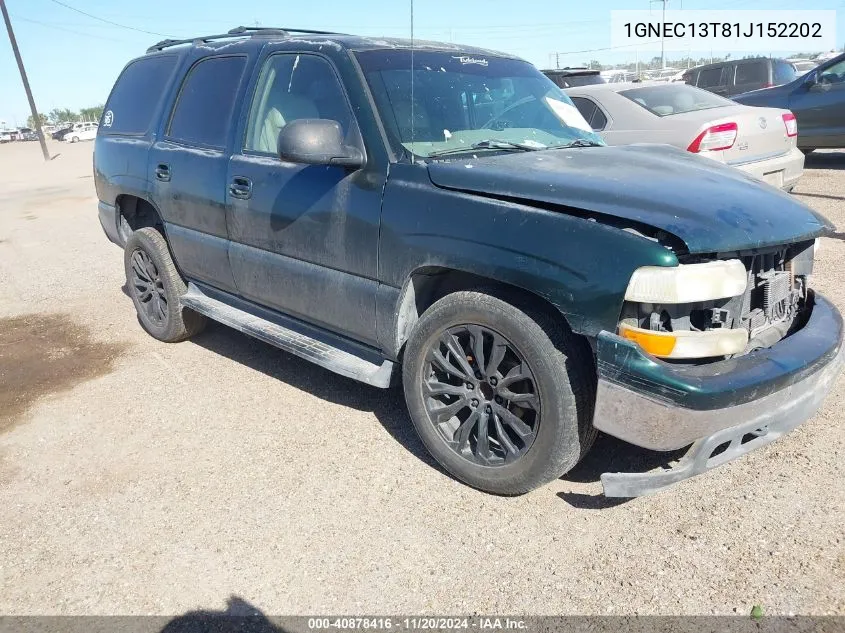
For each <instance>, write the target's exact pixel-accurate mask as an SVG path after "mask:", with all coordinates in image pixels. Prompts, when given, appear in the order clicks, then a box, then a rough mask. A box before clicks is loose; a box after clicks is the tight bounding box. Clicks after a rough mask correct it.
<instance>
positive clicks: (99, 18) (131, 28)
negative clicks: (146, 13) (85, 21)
mask: <svg viewBox="0 0 845 633" xmlns="http://www.w3.org/2000/svg"><path fill="white" fill-rule="evenodd" d="M51 1H52V2H54V3H56V4H58V5H59V6H62V7H64V8H65V9H70V10H71V11H76V12H77V13H79V14H81V15H84V16H87V17H89V18H91V19H92V20H98V21H100V22H105V23H106V24H111V25H112V26H118V27H120V28H122V29H129V30H130V31H138V32H139V33H146V34H147V35H158V36H160V37H169V36H168V35H165V34H164V33H156V32H155V31H147V30H145V29H139V28H136V27H134V26H128V25H126V24H120V23H119V22H112V21H111V20H106V19H105V18H101V17H98V16H96V15H92V14H91V13H86V12H85V11H82V10H81V9H77V8H76V7H72V6H70V5H69V4H65V3H64V2H61V0H51Z"/></svg>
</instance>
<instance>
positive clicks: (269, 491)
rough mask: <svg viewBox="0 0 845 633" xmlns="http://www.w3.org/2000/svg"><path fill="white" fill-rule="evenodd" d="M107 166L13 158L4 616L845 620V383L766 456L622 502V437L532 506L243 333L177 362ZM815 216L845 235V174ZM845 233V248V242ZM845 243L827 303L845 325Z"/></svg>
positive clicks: (824, 183) (195, 349)
mask: <svg viewBox="0 0 845 633" xmlns="http://www.w3.org/2000/svg"><path fill="white" fill-rule="evenodd" d="M91 150H92V145H91V144H90V143H87V144H78V145H65V144H57V143H54V144H52V145H51V151H52V152H53V153H60V154H61V155H60V156H58V157H57V158H55V159H54V160H53V161H52V162H50V163H48V164H44V163H43V162H42V160H41V156H40V151H39V148H38V145H37V143H18V144H9V145H3V146H0V173H3V187H2V189H0V613H7V614H8V613H13V614H31V613H40V614H44V613H56V614H59V613H61V614H117V613H125V614H130V613H131V614H142V613H154V614H179V613H183V612H185V611H188V610H191V609H197V608H205V609H217V610H219V609H223V608H225V606H226V602H227V601H228V600H229V599H230V598H232V597H233V596H237V597H239V598H240V599H243V600H244V601H246V602H247V603H249V604H251V605H253V606H254V607H257V608H259V609H261V610H262V611H264V612H265V613H277V614H282V613H286V614H296V613H326V612H330V613H342V612H347V613H422V612H435V613H447V612H452V613H471V612H480V613H528V614H561V613H566V614H570V613H571V614H576V613H578V614H580V613H614V614H616V613H641V614H645V613H663V614H668V613H683V614H707V613H722V614H730V613H742V614H747V613H748V612H749V611H750V610H751V607H752V605H762V607H763V609H764V611H765V613H767V614H775V613H784V614H785V613H811V614H845V589H843V588H844V587H845V540H844V539H845V529H843V525H845V503H844V502H843V481H845V459H843V457H845V432H843V427H842V425H843V419H845V413H843V411H845V383H843V381H842V380H840V382H839V383H838V385H837V387H836V389H835V390H834V392H833V393H832V395H831V396H830V397H829V398H828V400H827V401H826V403H825V405H824V407H823V409H822V410H821V412H820V413H819V414H818V415H816V416H815V418H813V419H812V420H810V421H809V422H808V423H806V424H805V425H803V426H802V427H800V428H799V429H798V430H796V431H795V432H793V433H792V434H790V435H789V436H788V437H786V438H784V439H782V440H781V441H779V442H776V443H774V444H772V445H770V446H769V447H767V448H766V449H763V450H761V451H758V452H756V453H753V454H751V455H749V456H746V457H745V458H743V459H741V460H739V461H736V462H733V463H731V464H729V465H728V466H726V467H723V468H721V469H718V470H716V471H713V472H711V473H709V474H707V475H705V476H702V477H700V478H698V479H694V480H690V481H687V482H684V483H683V484H681V485H679V486H677V487H676V488H675V489H673V490H670V491H667V492H664V493H662V494H659V495H657V496H653V497H649V498H640V499H635V500H632V501H629V502H627V503H618V502H613V501H609V500H606V499H604V498H603V497H601V496H600V490H601V487H600V484H599V483H598V477H599V474H600V473H602V472H604V471H608V470H626V469H630V468H640V469H644V468H648V467H649V466H655V467H656V466H658V465H660V463H661V461H660V457H659V456H658V455H655V454H650V453H646V452H643V451H638V450H636V449H634V448H632V447H629V446H626V445H624V444H622V443H620V442H616V441H613V440H611V439H608V438H602V439H601V440H600V441H599V442H598V444H597V445H596V447H595V449H594V450H593V452H592V455H591V457H590V458H588V460H587V461H586V463H584V464H582V465H581V466H579V467H578V468H577V469H576V470H575V471H574V472H572V473H570V474H569V475H568V476H566V477H565V478H563V479H561V480H559V481H556V482H554V483H553V484H551V485H549V486H546V487H544V488H542V489H540V490H537V491H535V492H534V493H532V494H529V495H526V496H523V497H520V498H513V499H508V498H497V497H493V496H489V495H485V494H482V493H480V492H476V491H474V490H471V489H470V488H467V487H466V486H463V485H461V484H459V483H457V482H455V481H454V480H452V479H450V478H449V477H448V476H446V475H444V474H443V473H442V472H441V471H440V470H438V468H436V467H435V466H434V465H433V464H432V462H431V460H430V459H429V458H428V457H427V455H426V454H425V452H424V451H423V450H422V448H421V445H420V443H419V442H418V441H417V439H416V438H415V436H414V434H413V430H412V429H411V425H410V421H409V420H408V417H407V413H406V411H405V409H404V405H403V402H402V398H401V395H400V393H399V392H397V391H380V390H377V389H373V388H369V387H366V386H363V385H360V384H358V383H355V382H352V381H350V380H347V379H345V378H341V377H338V376H336V375H334V374H331V373H329V372H327V371H324V370H321V369H319V368H317V367H314V366H312V365H309V364H308V363H306V362H304V361H301V360H299V359H297V358H295V357H292V356H290V355H287V354H285V353H282V352H279V351H277V350H275V349H273V348H271V347H269V346H267V345H264V344H262V343H259V342H257V341H254V340H251V339H248V338H246V337H245V336H243V335H241V334H239V333H236V332H235V331H233V330H230V329H228V328H226V327H223V326H214V327H210V328H209V329H208V330H207V331H206V332H205V333H204V334H202V335H201V336H199V337H197V338H196V339H195V340H193V341H190V342H186V343H181V344H176V345H167V344H163V343H159V342H157V341H155V340H153V339H152V338H150V337H149V336H147V335H146V334H145V333H144V332H143V331H142V330H141V328H140V326H139V325H138V323H137V321H136V319H135V314H134V310H133V308H132V303H131V302H130V300H129V299H128V298H127V297H126V296H125V295H124V293H123V292H122V290H121V287H122V285H123V272H122V271H123V266H122V253H121V251H120V250H119V249H118V248H116V247H114V246H113V245H111V244H109V243H108V242H107V240H106V239H105V237H104V236H103V234H102V231H101V229H100V226H99V224H98V222H97V214H96V200H95V197H94V190H93V182H92V177H91ZM807 167H808V170H807V172H806V174H805V176H804V179H803V180H802V181H801V184H800V186H799V189H798V195H799V196H800V198H801V199H802V200H803V201H805V202H806V203H808V204H809V205H811V206H813V207H814V208H815V209H817V210H819V211H821V212H822V213H824V214H825V215H827V216H828V217H829V218H830V219H831V220H833V221H834V223H836V224H837V225H839V226H840V227H845V204H843V202H845V171H843V170H845V152H840V153H837V152H825V153H819V154H817V155H813V156H811V157H809V158H808V161H807ZM843 230H845V229H843ZM843 238H845V233H839V234H837V236H835V237H834V238H832V239H825V240H824V243H823V245H822V249H821V252H820V254H819V262H818V263H817V271H818V274H817V275H816V278H815V280H814V285H815V287H816V288H818V289H819V290H820V291H822V292H823V293H825V294H827V295H828V296H829V297H831V298H832V299H833V301H834V302H835V303H836V304H837V305H838V306H839V308H840V309H841V310H845V285H843V284H842V283H841V279H842V274H843V273H842V271H843V269H845V244H843V241H842V240H843Z"/></svg>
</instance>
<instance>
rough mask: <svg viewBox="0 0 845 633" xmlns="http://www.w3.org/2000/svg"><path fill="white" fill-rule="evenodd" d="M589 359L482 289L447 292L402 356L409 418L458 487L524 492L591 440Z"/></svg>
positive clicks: (561, 335) (543, 323)
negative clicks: (481, 290) (457, 480)
mask: <svg viewBox="0 0 845 633" xmlns="http://www.w3.org/2000/svg"><path fill="white" fill-rule="evenodd" d="M591 354H592V352H591V351H590V348H589V344H588V343H587V342H586V341H585V340H584V339H582V338H580V337H576V336H574V335H573V334H572V333H571V332H570V331H569V330H568V329H567V328H566V326H565V324H562V323H559V322H557V321H556V320H554V319H552V318H549V317H547V316H545V315H544V314H542V313H533V312H532V313H528V314H527V313H526V312H523V311H522V310H520V309H518V308H516V307H514V306H513V305H511V304H509V303H506V302H504V301H502V300H500V299H497V298H495V297H493V296H491V295H489V294H486V293H483V292H475V291H471V292H458V293H454V294H451V295H449V296H447V297H445V298H443V299H441V300H440V301H438V302H437V303H435V304H434V305H433V306H432V307H431V308H430V309H429V310H428V311H426V313H425V314H424V315H423V316H422V318H421V319H420V321H419V322H418V323H417V326H416V327H415V329H414V331H413V333H412V335H411V338H410V339H409V341H408V344H407V348H406V350H405V356H404V361H403V382H404V389H405V399H406V401H407V403H408V410H409V412H410V414H411V420H412V421H413V423H414V427H415V428H416V430H417V432H418V433H419V435H420V438H421V439H422V441H423V443H424V444H425V446H426V448H428V450H429V452H430V453H431V454H432V455H433V456H434V458H435V459H436V460H437V461H438V462H439V463H440V464H441V465H442V466H443V467H444V468H445V469H446V470H447V471H449V472H450V473H451V474H452V475H454V476H455V477H457V478H458V479H460V480H461V481H463V482H465V483H467V484H469V485H470V486H473V487H475V488H479V489H481V490H485V491H487V492H492V493H495V494H503V495H516V494H522V493H524V492H528V491H529V490H532V489H534V488H536V487H538V486H541V485H543V484H545V483H547V482H549V481H552V480H554V479H556V478H558V477H560V476H561V475H563V474H564V473H566V472H567V471H569V470H570V469H571V468H572V467H573V466H575V464H577V463H578V461H579V459H580V458H581V457H582V456H583V455H584V454H585V453H586V452H587V450H588V449H589V447H590V445H591V444H592V442H593V440H594V439H595V436H596V430H595V428H594V427H593V425H592V412H593V407H594V400H595V370H594V366H593V361H592V356H591Z"/></svg>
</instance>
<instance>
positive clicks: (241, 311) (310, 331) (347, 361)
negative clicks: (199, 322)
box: [182, 283, 394, 388]
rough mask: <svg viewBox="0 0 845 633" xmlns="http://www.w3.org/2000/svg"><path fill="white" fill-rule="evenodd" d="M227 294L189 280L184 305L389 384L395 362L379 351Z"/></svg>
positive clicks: (350, 373)
mask: <svg viewBox="0 0 845 633" xmlns="http://www.w3.org/2000/svg"><path fill="white" fill-rule="evenodd" d="M215 294H218V293H217V292H215ZM219 294H221V295H223V294H224V293H219ZM225 298H226V299H227V301H221V300H220V299H216V298H214V297H211V296H209V294H206V293H205V292H203V290H201V289H200V288H199V287H198V286H197V285H196V284H194V283H189V284H188V292H186V293H185V294H184V295H183V296H182V305H183V306H184V307H186V308H190V309H191V310H195V311H196V312H199V313H200V314H204V315H205V316H207V317H208V318H210V319H213V320H215V321H219V322H220V323H223V324H224V325H228V326H229V327H233V328H235V329H236V330H239V331H241V332H243V333H244V334H248V335H249V336H254V337H255V338H257V339H260V340H262V341H264V342H265V343H269V344H270V345H274V346H275V347H278V348H279V349H283V350H285V351H286V352H290V353H291V354H295V355H296V356H300V357H301V358H304V359H305V360H308V361H311V362H312V363H314V364H316V365H319V366H320V367H325V368H326V369H328V370H330V371H333V372H335V373H336V374H340V375H341V376H346V377H347V378H352V379H354V380H359V381H361V382H363V383H366V384H368V385H372V386H373V387H381V388H387V387H389V386H390V379H391V376H392V374H393V366H394V363H392V362H391V361H389V360H384V359H381V358H380V357H379V356H378V354H377V353H376V352H374V351H370V350H368V349H367V348H364V347H362V346H359V345H357V344H356V343H353V342H351V341H347V340H346V339H342V338H340V337H336V336H334V335H332V334H329V333H326V332H323V331H318V330H317V329H316V328H314V327H311V326H309V325H307V324H305V323H301V322H299V321H296V320H294V319H291V318H289V317H285V316H283V315H279V314H275V313H272V312H270V311H269V310H265V309H264V308H261V307H259V306H254V305H252V304H249V303H248V302H246V301H244V300H242V299H239V298H237V297H234V296H232V297H229V296H226V297H225ZM230 302H231V303H230ZM232 304H235V305H232ZM236 306H240V307H236ZM318 337H319V338H318ZM379 361H381V363H379Z"/></svg>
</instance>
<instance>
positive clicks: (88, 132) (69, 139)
mask: <svg viewBox="0 0 845 633" xmlns="http://www.w3.org/2000/svg"><path fill="white" fill-rule="evenodd" d="M98 127H99V124H98V123H74V124H73V129H72V130H70V131H69V132H68V133H67V134H65V139H64V140H65V142H66V143H76V142H78V141H93V140H94V139H95V138H96V137H97V128H98Z"/></svg>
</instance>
